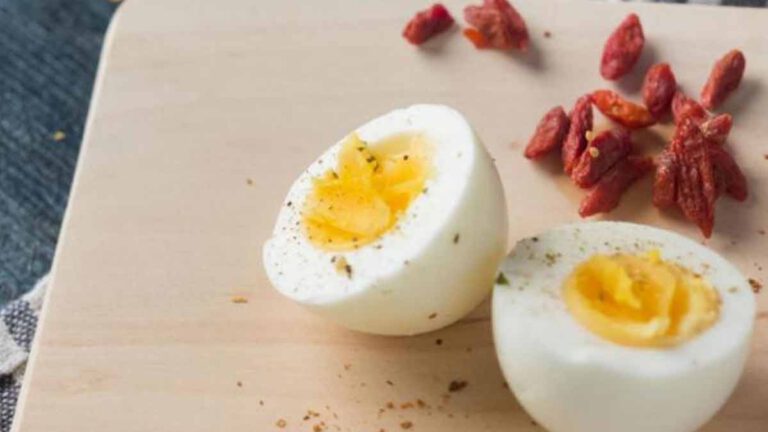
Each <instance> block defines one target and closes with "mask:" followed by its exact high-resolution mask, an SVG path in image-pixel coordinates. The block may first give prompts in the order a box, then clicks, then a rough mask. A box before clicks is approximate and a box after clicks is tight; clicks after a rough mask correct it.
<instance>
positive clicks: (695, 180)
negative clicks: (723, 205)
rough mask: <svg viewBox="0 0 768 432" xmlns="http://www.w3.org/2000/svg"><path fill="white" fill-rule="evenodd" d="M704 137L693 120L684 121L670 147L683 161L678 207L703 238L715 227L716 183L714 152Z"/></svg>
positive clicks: (678, 189) (677, 195)
mask: <svg viewBox="0 0 768 432" xmlns="http://www.w3.org/2000/svg"><path fill="white" fill-rule="evenodd" d="M710 145H711V144H708V143H707V140H706V138H705V137H704V134H702V133H701V129H700V128H699V126H698V125H697V124H696V123H695V122H694V121H692V120H691V119H690V118H689V119H687V121H686V120H684V121H683V122H682V123H681V125H680V126H678V131H677V132H676V133H675V137H674V138H673V142H672V143H671V144H670V148H671V149H672V151H675V152H676V154H677V158H678V160H679V161H680V163H679V170H678V176H677V181H676V187H677V191H676V197H675V198H676V200H677V205H678V207H680V210H682V212H683V214H684V215H685V217H686V218H687V219H688V220H690V221H692V222H694V223H695V224H696V225H698V226H699V229H700V230H701V232H702V234H703V235H704V237H707V238H709V237H710V236H711V235H712V228H713V227H714V224H715V200H716V199H717V182H716V179H715V174H714V167H713V164H712V158H711V156H710V155H711V152H710V150H709V146H710Z"/></svg>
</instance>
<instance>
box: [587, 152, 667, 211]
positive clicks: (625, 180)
mask: <svg viewBox="0 0 768 432" xmlns="http://www.w3.org/2000/svg"><path fill="white" fill-rule="evenodd" d="M652 169H653V160H651V159H650V158H647V157H644V156H629V157H627V158H625V159H622V160H621V161H619V162H618V163H617V164H616V165H614V166H613V168H611V169H610V170H609V171H608V172H607V173H605V175H604V176H603V177H602V178H600V180H599V181H598V182H597V184H596V185H595V187H594V188H593V189H592V190H591V191H590V192H589V193H588V194H587V196H585V197H584V199H583V200H582V201H581V206H580V207H579V215H581V217H587V216H592V215H594V214H597V213H607V212H609V211H611V210H613V209H614V208H616V206H618V205H619V200H620V199H621V195H622V194H623V193H624V191H626V190H627V188H628V187H629V186H630V185H631V184H632V183H634V182H635V181H637V180H638V179H639V178H641V177H642V176H644V175H645V174H646V173H648V172H649V171H651V170H652Z"/></svg>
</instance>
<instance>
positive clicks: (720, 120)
mask: <svg viewBox="0 0 768 432" xmlns="http://www.w3.org/2000/svg"><path fill="white" fill-rule="evenodd" d="M732 126H733V117H732V116H731V115H730V114H718V115H716V116H714V117H712V118H710V119H708V120H705V121H704V122H702V123H701V125H700V126H699V127H700V129H701V133H703V134H704V137H705V138H706V139H707V140H709V141H710V142H713V143H715V144H722V143H724V142H725V139H726V138H728V134H729V133H730V132H731V127H732Z"/></svg>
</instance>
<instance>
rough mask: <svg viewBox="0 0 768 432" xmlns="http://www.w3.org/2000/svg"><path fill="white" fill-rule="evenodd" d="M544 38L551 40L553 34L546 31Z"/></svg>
mask: <svg viewBox="0 0 768 432" xmlns="http://www.w3.org/2000/svg"><path fill="white" fill-rule="evenodd" d="M544 37H545V38H547V39H549V38H551V37H552V32H550V31H549V30H544Z"/></svg>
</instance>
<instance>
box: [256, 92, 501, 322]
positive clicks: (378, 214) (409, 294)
mask: <svg viewBox="0 0 768 432" xmlns="http://www.w3.org/2000/svg"><path fill="white" fill-rule="evenodd" d="M506 242H507V215H506V204H505V200H504V194H503V191H502V186H501V182H500V180H499V176H498V172H497V171H496V168H495V166H494V164H493V162H492V160H491V158H490V157H489V155H488V153H487V151H486V150H485V148H484V147H483V145H482V143H481V142H480V139H479V138H478V137H477V135H476V134H475V133H474V131H473V130H472V128H471V127H470V125H469V124H468V123H467V120H466V119H465V118H464V117H463V116H462V115H461V114H459V113H458V112H457V111H455V110H453V109H451V108H448V107H446V106H440V105H415V106H411V107H409V108H405V109H399V110H395V111H392V112H390V113H388V114H385V115H383V116H381V117H379V118H376V119H374V120H372V121H370V122H368V123H366V124H364V125H363V126H360V127H359V128H358V129H356V130H355V131H352V132H351V133H349V134H348V135H347V136H346V137H344V138H343V139H342V140H341V141H339V142H338V143H336V144H335V145H333V146H332V147H331V148H330V149H328V150H327V151H326V152H325V153H324V154H323V155H322V156H320V158H318V159H317V160H316V161H315V162H314V163H312V165H311V166H310V167H309V168H308V169H307V170H306V171H305V172H303V173H302V174H301V175H300V176H299V178H298V179H297V180H296V182H295V183H294V184H293V186H292V187H291V189H290V191H289V192H288V196H287V197H286V198H285V201H284V203H283V206H282V208H281V210H280V213H279V215H278V217H277V223H276V225H275V229H274V232H273V234H272V237H271V238H270V239H269V240H267V242H266V243H265V245H264V250H263V257H264V267H265V269H266V272H267V275H268V277H269V279H270V281H271V282H272V284H273V285H274V287H275V288H276V289H277V290H278V291H279V292H280V293H282V294H283V295H285V296H286V297H288V298H290V299H292V300H294V301H296V302H298V303H301V304H302V305H304V306H306V307H308V308H309V309H311V310H313V311H315V312H317V313H318V314H321V315H323V316H325V317H327V318H329V319H331V320H333V321H335V322H337V323H339V324H341V325H343V326H346V327H348V328H351V329H354V330H360V331H365V332H371V333H378V334H385V335H409V334H415V333H422V332H427V331H431V330H435V329H438V328H440V327H443V326H446V325H448V324H451V323H453V322H454V321H456V320H458V319H460V318H461V317H463V316H464V315H466V314H467V313H468V312H469V311H471V310H472V309H473V308H474V307H475V306H477V305H478V304H479V303H480V302H481V301H482V300H483V298H484V297H486V295H488V293H490V291H491V289H492V287H493V281H494V278H495V276H496V271H497V269H498V265H499V263H500V261H501V260H502V259H503V256H504V253H505V248H506Z"/></svg>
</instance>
